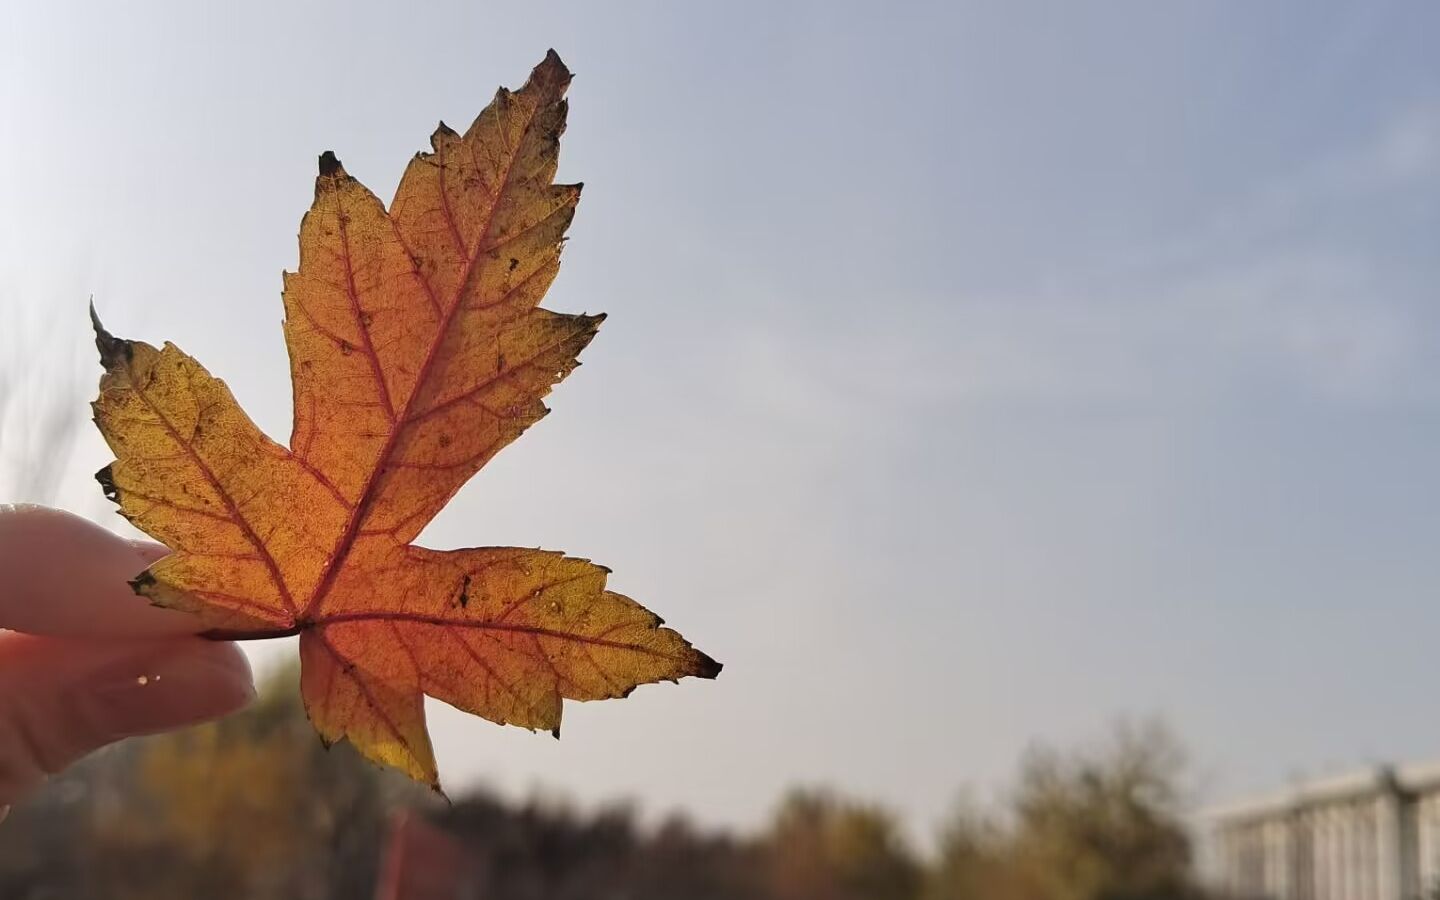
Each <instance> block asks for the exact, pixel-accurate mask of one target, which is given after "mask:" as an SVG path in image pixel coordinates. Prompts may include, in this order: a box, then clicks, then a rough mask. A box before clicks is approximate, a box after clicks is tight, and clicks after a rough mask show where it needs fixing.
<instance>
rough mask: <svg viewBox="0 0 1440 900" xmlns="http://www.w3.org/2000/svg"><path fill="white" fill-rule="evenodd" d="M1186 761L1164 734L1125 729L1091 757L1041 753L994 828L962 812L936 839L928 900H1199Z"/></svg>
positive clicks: (1027, 762) (1151, 727) (1151, 728)
mask: <svg viewBox="0 0 1440 900" xmlns="http://www.w3.org/2000/svg"><path fill="white" fill-rule="evenodd" d="M1183 770H1184V755H1183V753H1182V752H1181V750H1180V747H1179V744H1178V743H1177V742H1176V740H1175V739H1174V737H1173V736H1172V735H1171V734H1170V732H1169V731H1168V730H1166V729H1165V728H1164V727H1163V726H1161V725H1159V724H1158V723H1154V722H1150V723H1145V724H1141V725H1130V724H1122V725H1121V726H1120V727H1119V728H1117V729H1116V731H1115V733H1114V735H1113V737H1112V739H1111V741H1110V743H1109V744H1108V745H1107V746H1106V747H1104V748H1102V749H1101V750H1099V751H1096V752H1082V753H1068V754H1067V753H1062V752H1060V751H1057V750H1054V749H1051V748H1048V747H1038V748H1036V749H1034V750H1032V751H1031V752H1030V753H1028V754H1027V755H1026V757H1025V759H1024V760H1023V762H1022V763H1021V767H1020V775H1019V782H1018V785H1017V787H1016V789H1015V791H1014V794H1013V796H1012V798H1011V802H1010V805H1009V809H1008V810H1005V811H1004V815H1003V816H1002V817H1001V818H1002V823H1001V824H996V821H995V819H987V818H985V817H983V816H977V814H976V813H975V812H974V811H973V808H971V807H968V806H967V807H964V808H962V809H961V810H960V811H959V812H958V813H957V815H956V817H955V819H954V820H952V822H951V824H950V826H949V827H948V828H947V829H946V830H945V832H944V833H943V835H942V839H941V851H940V858H939V861H938V864H937V866H936V868H935V870H934V872H933V873H932V875H931V883H930V885H929V891H928V892H929V896H930V897H931V898H933V900H969V898H982V897H983V898H987V900H998V898H1006V900H1010V898H1014V900H1183V898H1187V897H1196V896H1199V893H1198V889H1197V887H1196V885H1195V881H1194V875H1193V871H1192V867H1191V847H1190V838H1189V835H1188V833H1187V831H1186V829H1185V826H1184V822H1183V820H1182V818H1181V812H1182V801H1183V796H1182V790H1181V777H1182V774H1183Z"/></svg>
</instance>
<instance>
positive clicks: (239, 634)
mask: <svg viewBox="0 0 1440 900" xmlns="http://www.w3.org/2000/svg"><path fill="white" fill-rule="evenodd" d="M303 630H304V629H303V628H301V627H300V626H299V625H296V626H294V627H292V628H256V629H253V630H250V631H246V630H243V629H231V628H211V629H210V630H209V631H202V632H200V637H202V638H205V639H206V640H208V641H268V640H269V639H270V638H282V637H294V636H295V635H297V634H299V633H300V632H301V631H303Z"/></svg>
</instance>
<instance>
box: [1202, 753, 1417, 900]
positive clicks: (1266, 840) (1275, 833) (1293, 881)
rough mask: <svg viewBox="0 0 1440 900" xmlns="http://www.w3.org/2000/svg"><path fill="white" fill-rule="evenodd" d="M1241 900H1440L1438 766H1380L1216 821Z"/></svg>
mask: <svg viewBox="0 0 1440 900" xmlns="http://www.w3.org/2000/svg"><path fill="white" fill-rule="evenodd" d="M1209 818H1210V820H1211V825H1212V834H1211V837H1212V841H1213V843H1212V845H1211V853H1212V855H1213V859H1214V867H1215V870H1216V872H1215V874H1216V877H1217V878H1218V880H1219V882H1220V886H1221V887H1222V888H1223V889H1224V890H1226V891H1227V892H1228V894H1229V895H1230V896H1234V897H1235V898H1237V900H1432V898H1435V900H1440V762H1434V763H1426V764H1421V765H1408V766H1399V767H1391V766H1378V767H1376V768H1373V769H1367V770H1363V771H1359V772H1355V773H1352V774H1349V775H1345V776H1341V777H1335V778H1326V779H1321V780H1316V781H1310V782H1304V783H1301V784H1297V785H1295V786H1294V787H1292V788H1291V789H1290V790H1288V791H1285V792H1283V793H1280V794H1276V795H1273V796H1269V797H1261V798H1255V799H1252V800H1248V801H1243V802H1240V803H1236V804H1232V805H1229V806H1226V807H1223V808H1220V809H1216V810H1214V811H1212V812H1211V814H1210V816H1209Z"/></svg>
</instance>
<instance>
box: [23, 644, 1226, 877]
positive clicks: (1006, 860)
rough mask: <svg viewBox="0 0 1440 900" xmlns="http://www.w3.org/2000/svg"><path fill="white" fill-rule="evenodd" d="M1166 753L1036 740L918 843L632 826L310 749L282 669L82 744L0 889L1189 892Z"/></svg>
mask: <svg viewBox="0 0 1440 900" xmlns="http://www.w3.org/2000/svg"><path fill="white" fill-rule="evenodd" d="M1182 763H1183V760H1182V759H1181V755H1180V753H1179V750H1178V747H1177V745H1176V743H1175V741H1174V740H1173V739H1172V738H1171V737H1170V736H1169V735H1168V734H1167V733H1166V732H1165V731H1164V730H1163V729H1161V728H1158V727H1155V726H1146V727H1140V728H1122V729H1121V730H1120V731H1119V732H1118V733H1117V735H1116V737H1115V739H1114V741H1113V742H1112V744H1111V745H1110V746H1108V747H1106V748H1104V749H1102V750H1100V751H1098V752H1094V753H1089V754H1062V753H1058V752H1056V751H1053V750H1043V749H1042V750H1036V751H1034V752H1032V753H1030V754H1029V755H1028V756H1027V757H1026V758H1025V759H1024V761H1023V762H1022V764H1021V767H1020V772H1019V777H1018V779H1017V783H1016V786H1015V788H1014V790H1013V792H1012V793H1011V795H1010V796H1009V798H1008V801H1007V802H1006V803H1004V804H1001V805H1000V806H999V807H997V808H995V809H982V808H981V807H980V806H978V805H977V804H974V803H961V804H958V805H957V809H956V811H955V813H954V815H953V817H952V818H951V820H950V821H949V822H948V823H947V824H946V826H945V827H944V828H943V829H942V832H941V834H940V835H939V837H938V841H937V845H938V846H937V848H936V850H935V852H934V853H933V854H931V856H930V857H929V858H925V857H922V856H921V855H920V854H919V853H917V852H916V850H915V849H914V848H913V847H912V846H911V844H910V842H909V841H908V840H907V839H906V836H905V834H904V833H903V831H902V829H901V828H900V827H899V824H898V822H897V820H896V819H895V818H894V817H893V816H892V815H891V814H890V813H889V812H887V811H886V810H885V809H883V808H881V807H878V806H874V805H871V804H868V803H864V802H860V801H857V800H854V799H851V798H848V797H845V796H843V795H840V794H838V793H834V792H832V791H827V790H814V789H807V790H797V791H794V792H792V793H791V794H790V795H789V796H787V797H786V798H784V799H783V801H782V802H781V803H780V804H779V807H778V809H777V811H776V813H775V816H774V818H773V820H772V822H771V823H770V825H769V826H768V828H766V829H765V830H763V831H762V832H761V833H759V834H755V835H748V836H743V837H742V836H733V835H726V834H716V833H705V832H701V831H698V830H696V829H695V828H693V827H692V826H691V825H690V824H688V823H687V822H686V821H685V820H683V819H680V818H674V819H671V820H670V821H668V822H665V823H664V824H662V825H661V826H659V827H658V828H642V827H641V826H640V825H639V824H638V823H637V820H636V817H635V815H634V814H633V812H632V811H631V810H630V809H629V808H628V807H623V806H617V807H612V808H609V809H606V810H602V811H600V812H598V813H594V814H590V815H581V814H578V813H576V812H575V811H573V810H572V809H569V808H567V807H565V806H564V805H562V804H556V803H545V802H542V801H538V800H535V801H531V802H529V803H527V804H524V805H520V806H516V805H512V804H507V803H504V802H502V801H500V800H498V799H496V798H495V797H493V796H489V795H485V794H479V795H474V796H470V797H467V798H464V799H461V800H459V801H458V802H456V803H455V804H454V805H453V806H446V805H445V804H444V803H443V802H440V801H438V800H436V799H435V798H434V797H431V796H429V795H428V794H427V793H426V792H424V791H423V790H420V789H418V788H416V787H414V786H413V785H411V784H410V783H409V782H407V781H405V780H404V779H403V778H399V777H396V776H392V775H390V774H387V773H385V772H382V771H380V770H378V769H376V768H374V767H372V766H370V765H368V764H367V763H365V762H364V761H363V760H361V759H360V758H359V757H358V756H356V755H355V754H354V753H353V752H351V751H350V750H349V749H348V748H347V747H345V746H344V745H341V746H337V747H335V748H333V749H332V750H330V751H328V752H327V751H326V750H325V749H324V748H323V747H322V746H321V745H320V743H319V741H318V740H317V739H316V737H315V734H314V732H313V730H312V729H311V728H310V725H309V723H308V722H307V721H306V720H305V715H304V712H303V710H302V709H301V706H300V702H299V696H298V690H297V682H296V673H295V672H294V671H293V670H290V671H286V672H283V673H281V674H279V675H277V676H276V677H275V678H274V679H272V681H271V683H270V684H268V685H266V686H265V688H264V689H263V690H262V694H261V699H260V700H259V701H258V702H257V703H256V704H254V705H253V706H252V707H251V708H250V709H248V710H246V711H245V712H243V713H240V714H238V715H235V716H232V717H230V718H228V719H226V720H224V721H221V722H218V723H213V724H210V725H205V726H202V727H198V728H194V729H190V730H188V731H185V732H181V733H177V734H172V735H166V736H163V737H157V738H150V739H146V740H140V741H131V742H127V743H125V744H123V745H119V746H117V747H114V748H111V749H110V750H107V751H104V752H102V753H99V754H96V755H95V756H93V757H91V758H90V759H88V760H86V761H85V762H84V763H82V764H81V765H79V766H77V767H75V768H74V769H73V770H71V771H70V772H67V773H66V774H64V775H63V776H61V777H59V778H57V779H55V781H54V782H53V783H52V784H51V785H49V786H48V787H47V789H46V790H44V791H42V792H41V793H40V794H39V795H38V796H36V797H35V798H33V799H32V800H31V801H30V802H29V803H27V804H25V805H22V806H20V807H17V808H16V809H15V810H14V811H13V812H12V814H11V817H10V819H9V820H8V821H6V822H5V823H4V824H3V825H0V897H5V898H16V900H42V898H77V897H83V898H95V900H112V898H113V900H132V898H135V900H138V898H151V900H169V898H186V900H190V898H204V900H259V898H265V900H272V898H296V900H341V898H346V900H351V898H354V900H369V898H376V900H462V898H463V900H481V898H485V900H489V898H499V900H582V898H583V900H675V898H687V900H739V898H754V900H972V898H973V900H1186V898H1200V897H1201V896H1202V894H1201V893H1200V891H1199V890H1198V889H1197V888H1196V886H1195V884H1194V879H1193V877H1192V867H1191V852H1190V851H1191V848H1190V842H1189V838H1188V835H1187V833H1186V830H1185V828H1184V827H1183V824H1182V820H1181V804H1182V798H1181V796H1180V794H1179V788H1178V784H1179V777H1180V775H1181V772H1182ZM402 810H409V811H410V812H408V813H402V814H400V815H398V816H397V811H402ZM397 823H398V824H397Z"/></svg>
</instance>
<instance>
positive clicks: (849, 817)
mask: <svg viewBox="0 0 1440 900" xmlns="http://www.w3.org/2000/svg"><path fill="white" fill-rule="evenodd" d="M766 842H767V850H768V854H769V857H770V872H771V879H772V885H773V887H774V893H775V896H776V897H778V898H781V900H801V898H812V897H813V898H819V897H826V898H835V900H905V898H910V897H915V896H917V894H918V891H919V888H920V884H921V868H920V864H919V862H918V861H917V859H916V858H915V855H914V854H913V852H912V851H911V850H910V848H909V847H908V846H907V845H906V843H905V840H904V838H903V836H902V835H901V833H900V830H899V827H898V826H897V824H896V821H895V819H894V817H893V816H892V815H891V814H890V813H889V812H887V811H886V810H884V809H882V808H880V807H878V806H874V805H871V804H866V803H861V802H858V801H854V800H849V799H845V798H842V797H840V796H839V795H837V794H835V793H833V792H831V791H820V790H797V791H794V792H792V793H791V794H790V795H789V796H787V797H786V798H785V799H784V801H783V802H782V803H781V805H780V809H779V811H778V812H777V814H776V816H775V821H774V824H773V825H772V827H771V829H770V832H769V834H768V835H767V836H766Z"/></svg>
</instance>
